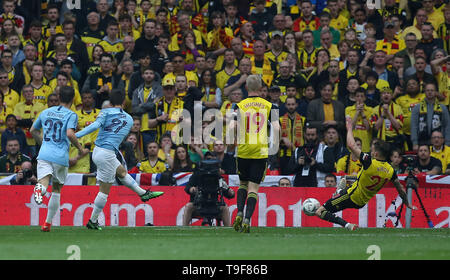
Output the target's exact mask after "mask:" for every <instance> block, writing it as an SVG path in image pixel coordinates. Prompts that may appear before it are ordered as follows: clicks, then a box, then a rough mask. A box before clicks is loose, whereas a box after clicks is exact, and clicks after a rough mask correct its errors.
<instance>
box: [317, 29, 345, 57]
mask: <svg viewBox="0 0 450 280" xmlns="http://www.w3.org/2000/svg"><path fill="white" fill-rule="evenodd" d="M332 40H333V35H332V34H331V31H330V30H329V29H326V30H322V31H321V32H320V45H321V48H322V49H326V50H327V51H328V53H329V54H330V59H331V60H334V59H337V58H338V57H340V55H341V54H340V53H339V49H338V47H337V45H335V44H333V41H332Z"/></svg>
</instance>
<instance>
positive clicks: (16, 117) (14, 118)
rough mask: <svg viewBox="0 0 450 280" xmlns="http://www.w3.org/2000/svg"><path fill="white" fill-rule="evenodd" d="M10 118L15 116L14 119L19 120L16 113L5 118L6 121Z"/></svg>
mask: <svg viewBox="0 0 450 280" xmlns="http://www.w3.org/2000/svg"><path fill="white" fill-rule="evenodd" d="M10 118H13V119H15V120H16V121H17V117H16V115H14V114H9V115H7V116H6V118H5V121H8V120H9V119H10Z"/></svg>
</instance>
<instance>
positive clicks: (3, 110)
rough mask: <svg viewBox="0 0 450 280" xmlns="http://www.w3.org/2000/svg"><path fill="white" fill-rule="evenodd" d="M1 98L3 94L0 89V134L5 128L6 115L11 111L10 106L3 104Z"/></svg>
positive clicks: (2, 98)
mask: <svg viewBox="0 0 450 280" xmlns="http://www.w3.org/2000/svg"><path fill="white" fill-rule="evenodd" d="M3 100H4V95H3V92H1V91H0V134H1V133H3V131H5V128H6V125H5V124H6V116H8V115H9V114H12V113H13V111H12V109H11V108H8V107H7V106H5V105H4V103H3Z"/></svg>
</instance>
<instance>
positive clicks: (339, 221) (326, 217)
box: [320, 210, 347, 227]
mask: <svg viewBox="0 0 450 280" xmlns="http://www.w3.org/2000/svg"><path fill="white" fill-rule="evenodd" d="M320 218H321V219H322V220H325V221H328V222H332V223H335V224H339V225H341V226H343V227H345V225H346V224H347V222H346V221H345V220H344V219H342V218H341V217H338V216H336V215H334V214H333V213H330V212H328V211H327V210H324V211H323V212H322V214H321V215H320Z"/></svg>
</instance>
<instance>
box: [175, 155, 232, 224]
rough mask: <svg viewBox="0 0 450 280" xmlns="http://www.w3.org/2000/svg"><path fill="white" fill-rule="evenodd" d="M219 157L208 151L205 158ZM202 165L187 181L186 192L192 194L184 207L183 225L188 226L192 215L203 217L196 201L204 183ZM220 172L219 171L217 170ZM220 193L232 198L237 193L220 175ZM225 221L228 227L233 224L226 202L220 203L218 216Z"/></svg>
mask: <svg viewBox="0 0 450 280" xmlns="http://www.w3.org/2000/svg"><path fill="white" fill-rule="evenodd" d="M216 159H217V157H216V155H215V154H214V153H213V152H209V151H208V152H206V153H205V155H204V160H208V161H209V160H216ZM200 168H201V165H200V167H196V169H195V170H194V173H193V174H192V176H191V178H189V182H188V183H187V185H186V187H185V189H184V190H185V192H186V193H187V194H189V195H190V199H189V202H188V203H187V204H186V206H185V209H184V216H183V226H188V225H189V224H190V222H191V220H192V217H201V215H200V213H199V211H198V206H197V205H195V204H194V203H195V202H196V196H197V194H198V191H199V186H200V184H201V183H202V182H201V180H202V176H203V175H202V172H200ZM217 173H218V172H217ZM217 180H218V186H219V187H218V190H217V192H218V194H219V196H220V194H223V196H224V197H225V198H227V199H231V198H233V197H234V195H235V193H234V191H233V190H232V189H231V188H230V187H228V185H227V184H226V183H225V181H224V180H223V179H222V178H221V177H220V175H218V177H217ZM217 218H220V219H221V220H222V221H223V225H224V226H226V227H228V226H230V225H231V221H230V213H229V210H228V206H227V205H226V204H225V203H220V206H219V214H218V217H217Z"/></svg>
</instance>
